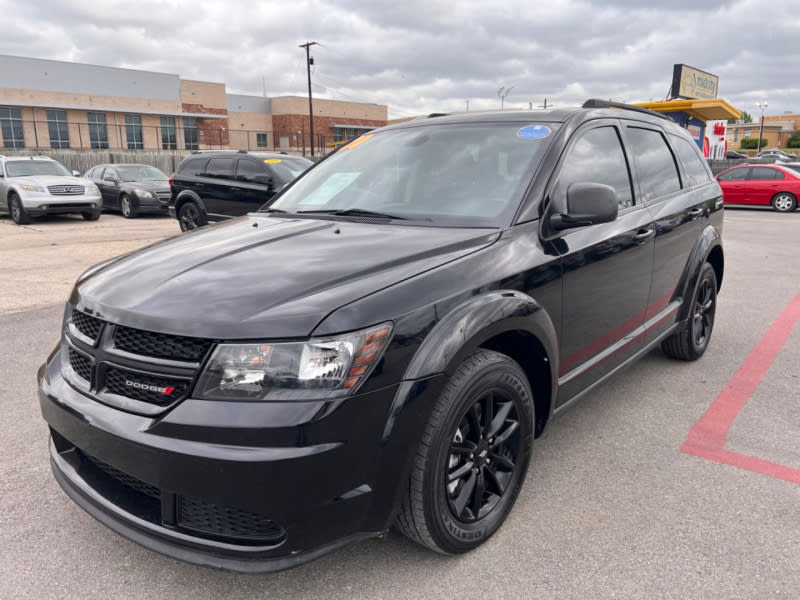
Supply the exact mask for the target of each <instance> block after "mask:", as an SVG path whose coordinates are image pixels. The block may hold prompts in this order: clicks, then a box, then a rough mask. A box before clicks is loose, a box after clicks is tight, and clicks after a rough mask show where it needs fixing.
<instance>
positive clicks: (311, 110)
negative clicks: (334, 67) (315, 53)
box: [298, 42, 317, 156]
mask: <svg viewBox="0 0 800 600" xmlns="http://www.w3.org/2000/svg"><path fill="white" fill-rule="evenodd" d="M316 43H317V42H306V43H305V44H300V45H299V46H298V48H305V49H306V72H307V73H308V120H309V121H310V122H311V156H314V107H313V106H312V104H311V63H312V61H313V59H312V58H311V54H310V51H309V48H310V47H311V46H314V45H316ZM303 156H305V142H303Z"/></svg>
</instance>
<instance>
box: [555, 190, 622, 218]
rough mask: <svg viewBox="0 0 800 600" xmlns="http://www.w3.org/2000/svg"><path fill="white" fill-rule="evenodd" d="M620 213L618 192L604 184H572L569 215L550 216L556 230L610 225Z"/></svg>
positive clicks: (568, 194)
mask: <svg viewBox="0 0 800 600" xmlns="http://www.w3.org/2000/svg"><path fill="white" fill-rule="evenodd" d="M618 213H619V199H618V198H617V191H616V190H615V189H614V188H612V187H611V186H610V185H604V184H602V183H572V184H570V186H569V187H568V188H567V213H566V214H557V215H550V226H551V227H552V228H553V229H556V230H562V229H572V228H573V227H584V226H586V225H596V224H597V223H610V222H612V221H614V220H616V218H617V214H618Z"/></svg>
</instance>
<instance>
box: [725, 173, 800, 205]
mask: <svg viewBox="0 0 800 600" xmlns="http://www.w3.org/2000/svg"><path fill="white" fill-rule="evenodd" d="M717 181H719V185H720V186H721V187H722V200H723V202H724V203H725V205H727V206H771V207H772V208H774V209H775V210H777V211H778V212H790V211H793V210H794V209H795V208H797V198H798V197H800V173H797V172H796V171H793V170H791V169H787V168H785V167H781V166H778V165H741V166H738V167H731V168H730V169H726V170H725V171H722V173H720V174H719V175H717Z"/></svg>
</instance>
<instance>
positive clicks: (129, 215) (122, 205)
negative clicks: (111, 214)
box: [119, 194, 136, 219]
mask: <svg viewBox="0 0 800 600" xmlns="http://www.w3.org/2000/svg"><path fill="white" fill-rule="evenodd" d="M119 210H120V212H122V216H123V217H125V218H126V219H134V218H136V207H134V206H133V204H132V203H131V199H130V198H129V197H128V194H122V195H121V196H120V197H119Z"/></svg>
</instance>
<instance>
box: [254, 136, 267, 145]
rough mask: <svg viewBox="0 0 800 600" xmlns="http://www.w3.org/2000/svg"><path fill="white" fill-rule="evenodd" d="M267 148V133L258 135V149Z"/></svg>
mask: <svg viewBox="0 0 800 600" xmlns="http://www.w3.org/2000/svg"><path fill="white" fill-rule="evenodd" d="M266 147H267V134H266V133H257V134H256V148H266Z"/></svg>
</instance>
